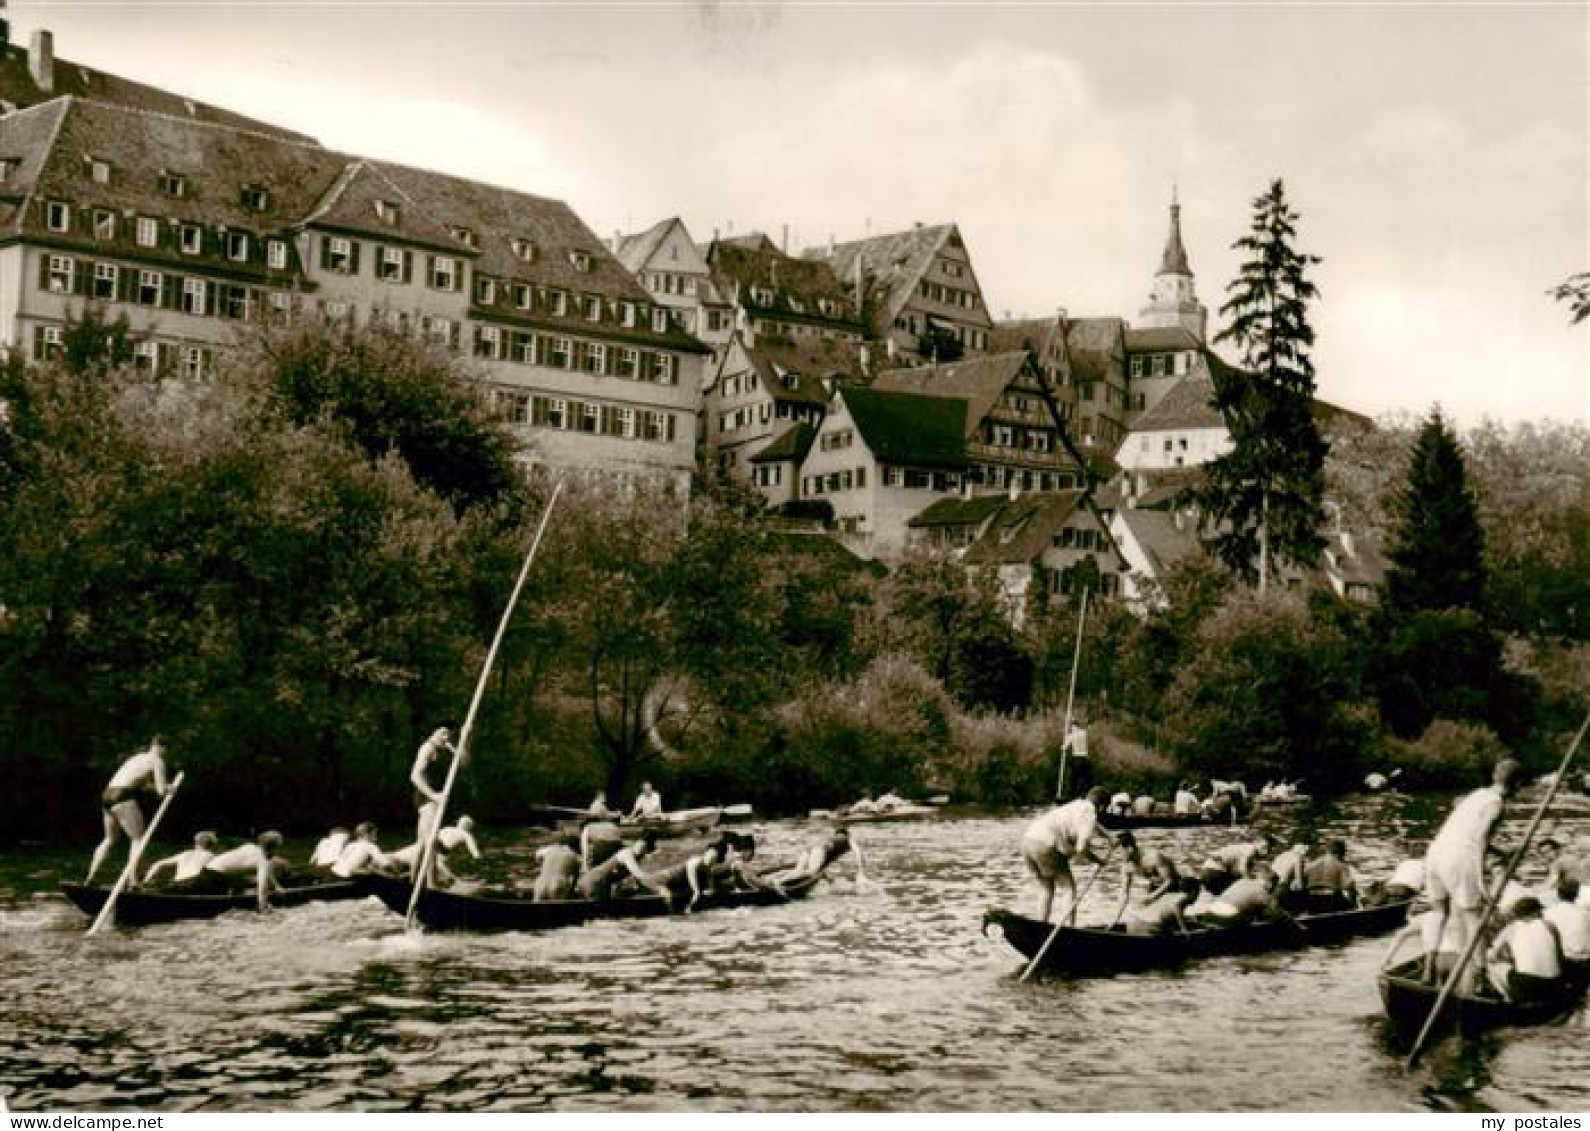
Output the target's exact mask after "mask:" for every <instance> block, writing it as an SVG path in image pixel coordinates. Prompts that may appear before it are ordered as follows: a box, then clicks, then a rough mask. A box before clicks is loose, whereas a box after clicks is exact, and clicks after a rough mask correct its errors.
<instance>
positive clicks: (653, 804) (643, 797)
mask: <svg viewBox="0 0 1590 1131" xmlns="http://www.w3.org/2000/svg"><path fill="white" fill-rule="evenodd" d="M662 815H663V800H662V794H660V793H658V792H657V791H656V790H655V789H653V788H652V787H651V782H649V781H648V782H641V783H640V796H638V797H636V798H635V805H634V808H632V809H631V810H630V811H629V818H630V820H632V821H633V820H636V819H637V818H640V819H644V818H646V817H661V816H662Z"/></svg>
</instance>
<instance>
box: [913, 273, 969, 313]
mask: <svg viewBox="0 0 1590 1131" xmlns="http://www.w3.org/2000/svg"><path fill="white" fill-rule="evenodd" d="M917 292H918V293H919V294H921V296H922V297H923V298H925V299H928V300H929V301H930V302H939V303H943V304H944V305H946V306H958V307H960V308H962V309H963V310H976V309H977V294H976V293H975V292H973V291H965V290H962V289H961V288H959V287H949V286H945V285H944V284H943V283H933V282H929V281H928V280H927V279H923V280H922V282H921V284H920V285H919V286H918V287H917Z"/></svg>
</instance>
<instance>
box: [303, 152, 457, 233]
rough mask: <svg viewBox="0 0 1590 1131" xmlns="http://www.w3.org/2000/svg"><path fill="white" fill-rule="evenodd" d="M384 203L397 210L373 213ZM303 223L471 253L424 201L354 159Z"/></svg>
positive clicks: (370, 165)
mask: <svg viewBox="0 0 1590 1131" xmlns="http://www.w3.org/2000/svg"><path fill="white" fill-rule="evenodd" d="M383 205H395V206H396V210H395V212H389V213H388V214H387V217H383V216H381V215H380V214H379V213H378V212H377V209H378V207H381V206H383ZM303 225H304V226H305V227H310V226H313V227H316V228H332V229H338V230H342V231H351V232H358V233H360V234H362V235H375V236H378V237H380V238H384V239H391V240H395V241H400V242H404V243H414V244H420V245H422V246H424V247H430V248H437V249H439V250H443V251H447V252H449V253H452V254H456V255H463V256H469V257H473V256H474V254H475V252H474V249H473V248H471V247H470V246H469V245H468V244H466V243H465V242H464V241H463V240H461V239H460V238H459V237H458V236H456V235H454V234H453V233H452V232H451V231H449V230H448V228H447V226H446V225H444V224H443V223H442V222H441V221H440V220H439V219H438V218H437V217H435V216H433V215H432V214H431V211H430V209H429V208H428V207H427V204H426V202H423V201H420V200H416V199H414V198H413V197H412V196H410V195H409V192H408V190H407V189H405V188H403V187H401V186H400V185H398V184H397V183H396V181H394V180H393V178H392V177H391V176H390V175H389V174H388V173H387V171H386V170H385V169H384V168H383V167H382V166H380V165H378V164H377V163H375V162H373V161H362V160H355V161H353V162H352V163H350V164H349V165H348V166H347V167H346V168H344V170H343V172H342V175H341V176H339V177H338V178H337V180H336V183H335V184H333V185H332V187H331V190H330V191H329V192H327V193H326V195H325V196H323V197H322V198H321V199H320V202H319V203H318V204H317V205H316V206H315V209H314V211H313V212H311V213H310V214H309V215H307V216H305V217H304V219H303Z"/></svg>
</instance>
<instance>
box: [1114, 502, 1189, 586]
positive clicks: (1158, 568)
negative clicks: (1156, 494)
mask: <svg viewBox="0 0 1590 1131" xmlns="http://www.w3.org/2000/svg"><path fill="white" fill-rule="evenodd" d="M1115 515H1116V518H1118V519H1119V520H1120V521H1121V523H1122V525H1124V526H1125V527H1126V529H1127V531H1128V532H1129V533H1130V535H1131V538H1132V540H1133V541H1134V542H1136V543H1137V545H1138V547H1139V548H1141V549H1142V551H1143V555H1144V556H1145V557H1146V558H1147V559H1148V563H1149V566H1150V568H1152V570H1153V572H1154V575H1155V576H1156V577H1158V576H1160V575H1162V574H1163V573H1164V572H1165V570H1166V569H1168V568H1169V567H1171V566H1173V565H1175V564H1176V563H1177V562H1179V561H1182V560H1184V559H1186V558H1190V557H1192V556H1193V555H1194V554H1196V553H1198V552H1199V542H1198V530H1197V524H1196V523H1195V522H1192V521H1189V520H1187V519H1186V518H1181V519H1179V520H1178V516H1177V515H1176V514H1175V513H1173V512H1171V511H1164V510H1146V509H1142V508H1139V507H1122V508H1121V509H1120V510H1118V511H1116V512H1115Z"/></svg>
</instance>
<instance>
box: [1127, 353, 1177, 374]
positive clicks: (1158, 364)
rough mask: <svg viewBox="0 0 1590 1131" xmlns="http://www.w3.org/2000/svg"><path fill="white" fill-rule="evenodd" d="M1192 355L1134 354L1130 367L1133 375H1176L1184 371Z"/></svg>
mask: <svg viewBox="0 0 1590 1131" xmlns="http://www.w3.org/2000/svg"><path fill="white" fill-rule="evenodd" d="M1191 359H1192V355H1191V354H1189V353H1185V352H1183V353H1150V354H1134V355H1133V356H1132V361H1131V367H1132V376H1133V377H1176V376H1179V375H1181V374H1183V373H1186V372H1187V370H1188V367H1189V363H1190V361H1191Z"/></svg>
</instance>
